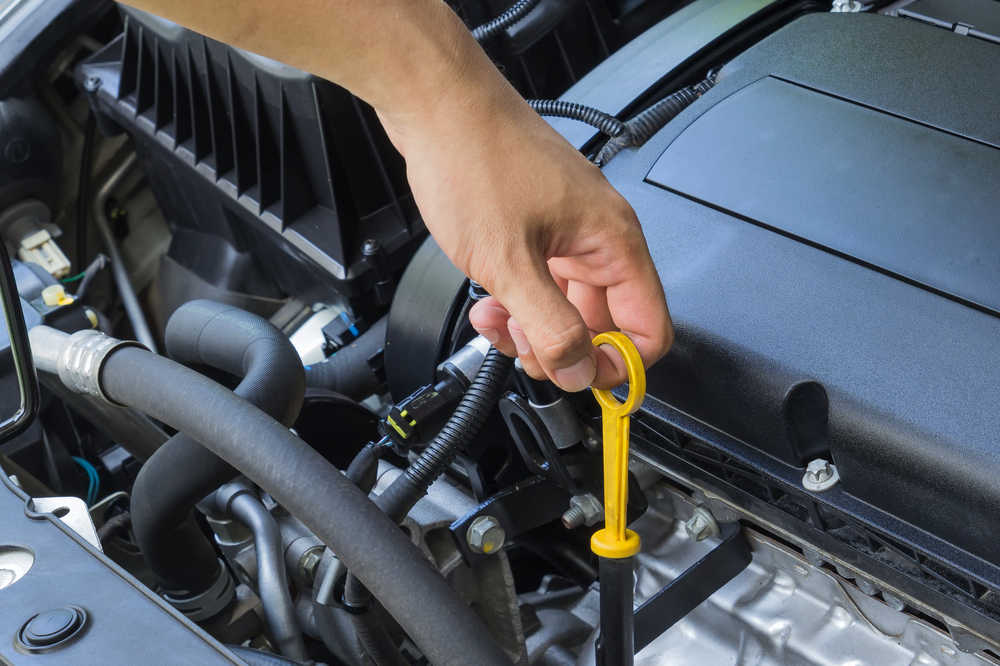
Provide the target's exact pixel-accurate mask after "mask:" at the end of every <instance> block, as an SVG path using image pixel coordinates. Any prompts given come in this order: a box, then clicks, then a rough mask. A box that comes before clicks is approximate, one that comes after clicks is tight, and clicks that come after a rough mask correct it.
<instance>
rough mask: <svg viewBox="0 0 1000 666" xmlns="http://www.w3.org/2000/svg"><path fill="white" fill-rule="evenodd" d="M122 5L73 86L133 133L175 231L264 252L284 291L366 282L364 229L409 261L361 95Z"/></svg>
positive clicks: (411, 247)
mask: <svg viewBox="0 0 1000 666" xmlns="http://www.w3.org/2000/svg"><path fill="white" fill-rule="evenodd" d="M123 13H124V17H125V31H124V33H123V34H122V35H121V36H120V37H119V38H118V39H116V40H115V41H114V42H112V43H111V44H109V45H108V46H107V47H106V48H104V49H103V50H102V51H100V52H99V53H97V54H95V55H94V56H93V57H91V58H90V59H88V60H87V61H85V62H84V63H82V64H81V65H80V66H79V67H78V68H77V71H76V78H77V83H78V85H79V86H80V88H81V89H82V90H84V91H85V94H87V95H88V96H89V97H90V102H91V105H92V107H93V108H94V109H95V110H96V111H97V112H98V113H99V115H100V116H101V121H102V125H101V126H102V129H103V130H105V132H110V131H115V130H116V129H118V130H119V131H120V130H121V129H124V130H125V131H126V132H128V133H129V134H130V135H131V136H132V138H133V139H134V141H135V145H136V150H137V151H138V152H139V154H140V157H141V158H142V163H143V167H144V169H145V171H146V174H147V176H148V177H149V182H150V186H151V187H152V188H153V191H154V193H155V194H156V198H157V201H158V202H159V204H160V206H161V208H162V209H163V213H164V215H165V217H166V218H167V221H168V222H169V223H170V224H171V225H173V226H174V227H175V229H177V228H179V229H181V230H182V231H183V230H185V229H186V230H190V231H192V232H194V233H195V234H209V235H210V236H212V237H214V238H216V239H222V240H223V241H225V242H226V243H227V244H228V245H229V246H231V248H233V249H234V250H235V251H236V252H237V253H245V252H247V251H252V252H254V253H257V254H259V255H262V256H258V257H257V258H256V263H257V264H258V265H260V266H262V267H263V269H264V270H265V271H266V272H267V273H268V274H269V276H270V277H271V279H272V280H273V281H274V282H275V284H277V285H278V286H279V287H280V288H281V289H282V290H283V291H284V292H286V293H289V294H293V295H297V294H300V293H302V292H303V291H305V290H307V289H309V288H310V287H311V284H310V283H311V281H312V280H313V279H315V278H318V279H319V280H320V281H321V282H323V283H326V284H327V285H328V286H329V287H332V288H334V289H336V290H337V291H339V292H341V293H344V294H347V295H350V296H356V295H358V294H360V293H362V292H363V291H364V290H365V289H367V288H370V287H371V286H372V285H373V284H374V282H375V278H374V275H373V271H372V269H371V267H370V266H369V265H368V264H367V263H366V262H365V260H364V257H363V254H362V246H363V244H364V243H365V241H366V240H368V239H376V240H378V241H379V242H380V244H381V246H382V247H383V248H385V249H386V250H387V258H388V261H389V268H390V269H397V268H401V267H402V266H403V265H405V263H406V261H407V260H408V259H409V257H410V256H411V254H412V253H413V252H414V251H415V250H416V248H417V246H418V245H419V241H420V240H421V239H422V237H423V236H424V233H425V232H424V227H423V223H422V222H421V220H420V218H419V216H418V214H417V210H416V206H415V205H414V203H413V199H412V196H411V195H410V193H409V186H408V184H407V182H406V175H405V164H404V163H403V160H402V158H401V157H400V155H399V154H398V153H397V152H396V151H395V149H394V148H393V147H392V146H391V144H390V143H389V140H388V138H387V137H386V135H385V132H384V131H383V130H382V127H381V125H380V124H379V122H378V120H377V118H376V117H375V114H374V111H372V109H371V108H370V107H369V106H367V105H365V104H363V103H362V102H360V101H359V100H358V99H357V98H355V97H354V96H352V95H350V94H349V93H347V92H346V91H345V90H343V89H342V88H340V87H338V86H336V85H334V84H332V83H330V82H328V81H325V80H322V79H319V78H317V77H314V76H311V75H309V74H306V73H304V72H302V71H299V70H296V69H294V68H291V67H287V66H285V65H282V64H280V63H277V62H274V61H272V60H268V59H265V58H261V57H260V56H257V55H254V54H251V53H247V52H245V51H241V50H239V49H234V48H231V47H228V46H226V45H224V44H221V43H219V42H215V41H213V40H210V39H207V38H205V37H203V36H201V35H199V34H197V33H193V32H191V31H189V30H185V29H184V28H181V27H179V26H177V25H174V24H172V23H169V22H167V21H163V20H161V19H158V18H156V17H153V16H150V15H149V14H144V13H142V12H139V11H135V10H132V9H128V8H123ZM189 236H190V234H189ZM181 237H184V234H181ZM195 237H196V238H197V236H195ZM177 239H178V236H177V234H175V242H179V241H178V240H177ZM187 242H188V243H189V244H192V243H191V242H190V240H188V241H187ZM194 244H197V243H194ZM275 244H277V245H279V246H280V247H282V248H283V249H284V250H285V252H286V253H288V254H290V255H292V256H293V257H295V258H296V259H298V261H293V262H289V261H288V259H287V257H282V256H281V254H282V253H280V252H277V253H276V252H274V251H273V247H274V245H275ZM182 254H183V253H182ZM171 256H173V257H174V258H175V259H176V260H179V261H181V262H182V263H183V262H184V257H183V256H178V253H177V252H175V251H172V252H171ZM302 266H305V267H308V269H309V271H308V273H307V274H306V275H305V276H304V275H303V271H302V270H301V267H302ZM190 268H193V269H194V270H195V271H196V272H202V273H204V270H203V269H202V270H200V271H199V267H190ZM309 274H311V276H312V278H309V277H308V275H309Z"/></svg>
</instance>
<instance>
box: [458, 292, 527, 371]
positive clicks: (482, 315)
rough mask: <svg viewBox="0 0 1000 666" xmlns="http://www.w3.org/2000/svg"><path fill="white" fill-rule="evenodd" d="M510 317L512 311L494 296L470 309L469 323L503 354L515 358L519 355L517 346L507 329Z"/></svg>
mask: <svg viewBox="0 0 1000 666" xmlns="http://www.w3.org/2000/svg"><path fill="white" fill-rule="evenodd" d="M508 319H510V313H509V312H507V309H506V308H504V306H503V305H501V304H500V301H498V300H497V299H495V298H493V297H492V296H489V297H487V298H484V299H483V300H481V301H479V302H478V303H476V304H475V305H473V306H472V310H470V311H469V323H471V324H472V327H473V328H474V329H476V332H477V333H479V334H480V335H481V336H483V337H484V338H486V339H487V340H489V341H490V344H492V345H493V346H494V347H496V348H497V349H499V350H500V353H501V354H504V355H505V356H510V357H511V358H513V357H515V356H517V348H516V347H515V345H514V341H513V339H511V335H510V331H509V330H507V320H508Z"/></svg>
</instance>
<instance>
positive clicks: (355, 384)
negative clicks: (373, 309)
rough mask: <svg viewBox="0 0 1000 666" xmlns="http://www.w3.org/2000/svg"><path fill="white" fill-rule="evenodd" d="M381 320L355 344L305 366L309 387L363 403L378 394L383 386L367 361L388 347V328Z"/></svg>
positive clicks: (382, 319) (384, 318)
mask: <svg viewBox="0 0 1000 666" xmlns="http://www.w3.org/2000/svg"><path fill="white" fill-rule="evenodd" d="M388 319H389V318H388V317H382V318H381V319H379V320H378V321H377V322H375V324H374V325H372V327H371V328H370V329H368V330H367V331H365V332H364V333H362V334H361V335H360V336H359V337H358V338H357V339H356V340H355V341H354V342H352V343H351V344H349V345H347V346H345V347H344V348H343V349H341V350H340V351H338V352H337V353H336V354H334V355H333V356H331V357H330V358H328V359H327V360H325V361H323V362H322V363H314V364H312V365H309V366H306V386H308V387H310V388H322V389H326V390H328V391H334V392H336V393H340V394H341V395H346V396H347V397H348V398H351V399H352V400H363V399H365V398H367V397H368V396H370V395H371V394H372V393H375V392H376V391H378V390H379V387H380V386H381V384H382V382H381V380H380V379H379V378H378V375H376V374H375V371H374V370H373V369H372V367H371V366H370V365H369V364H368V359H370V358H371V357H373V356H375V355H376V354H377V353H378V352H379V350H380V349H382V348H383V347H385V325H386V322H387V321H388Z"/></svg>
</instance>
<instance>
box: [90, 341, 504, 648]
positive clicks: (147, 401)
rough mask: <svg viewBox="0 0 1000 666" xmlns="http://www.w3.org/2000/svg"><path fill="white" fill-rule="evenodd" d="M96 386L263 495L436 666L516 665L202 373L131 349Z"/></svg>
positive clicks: (435, 580)
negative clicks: (329, 554) (186, 439)
mask: <svg viewBox="0 0 1000 666" xmlns="http://www.w3.org/2000/svg"><path fill="white" fill-rule="evenodd" d="M100 380H101V386H102V387H103V389H104V392H105V393H106V394H107V396H108V397H109V398H110V399H111V400H114V401H116V402H119V403H121V404H123V405H127V406H129V407H134V408H136V409H138V410H140V411H143V412H146V413H147V414H149V415H150V416H152V417H153V418H155V419H158V420H160V421H163V422H164V423H167V424H169V425H171V426H172V427H174V428H176V429H178V430H180V431H181V432H184V433H186V434H188V435H189V436H191V437H192V438H194V439H195V440H196V441H198V442H199V443H201V444H202V445H204V446H205V447H206V448H208V449H210V450H211V451H212V452H213V453H215V454H216V455H218V456H220V457H221V458H223V459H225V460H226V461H227V462H228V463H230V464H231V465H233V466H234V467H235V468H237V469H238V470H240V471H241V472H242V473H244V474H245V475H246V476H247V477H249V478H250V480H252V481H253V482H254V483H256V484H257V485H259V486H260V487H261V488H263V489H264V490H265V491H267V492H268V493H269V494H270V495H271V496H272V497H273V498H274V499H275V500H276V501H277V502H278V503H279V504H281V505H282V506H283V507H284V508H285V509H287V510H288V511H289V512H290V513H291V514H292V515H294V516H295V517H296V518H298V519H299V520H300V521H302V523H303V524H304V525H305V526H306V527H307V528H308V529H309V530H310V531H311V532H312V533H313V534H315V535H316V536H317V537H318V538H319V539H320V540H321V541H322V542H323V543H324V544H325V545H326V546H327V547H328V548H329V549H330V550H332V551H333V552H334V553H336V554H337V556H338V557H339V558H340V560H341V561H342V562H343V563H344V564H345V565H346V566H347V567H348V568H349V569H350V570H351V571H353V572H354V573H355V574H356V575H357V576H358V578H359V579H360V580H361V581H362V582H363V583H364V584H365V586H366V587H367V588H368V589H369V590H371V592H372V594H373V595H375V596H376V597H377V598H378V599H379V600H380V601H381V602H382V604H383V605H384V606H385V608H386V610H388V611H389V613H391V614H392V616H393V617H394V618H395V619H396V621H397V622H398V623H399V624H400V626H401V627H402V629H403V630H404V631H405V632H406V633H407V635H409V636H410V638H412V639H413V641H414V642H415V643H416V644H417V646H418V647H419V648H420V650H421V651H422V652H423V653H424V654H425V655H427V657H428V659H429V660H430V662H431V663H433V664H434V665H435V666H464V665H466V664H477V665H480V666H494V665H496V666H500V665H501V664H502V665H504V666H510V659H509V658H508V657H507V655H506V653H505V652H504V650H503V648H501V647H500V645H499V644H498V643H497V642H496V640H495V639H494V638H493V636H492V635H491V634H490V633H489V631H488V630H487V629H486V627H485V626H484V625H483V623H482V621H481V620H480V619H479V618H478V617H477V616H476V615H475V613H474V612H473V611H472V609H471V608H469V606H468V605H466V603H465V601H464V600H463V599H462V597H461V596H459V594H458V592H456V591H455V590H454V589H453V588H452V587H451V585H450V584H449V583H448V581H447V580H445V578H444V577H443V576H442V575H441V573H440V572H439V571H438V570H437V569H436V568H435V567H434V565H433V564H431V563H430V562H429V561H428V560H427V559H426V558H425V557H424V555H423V553H421V552H420V549H419V548H417V546H416V545H414V544H413V543H412V542H411V541H410V540H409V539H408V538H407V537H406V535H404V534H403V532H402V531H401V530H400V529H399V528H398V527H397V526H396V525H395V524H394V523H393V522H392V521H391V520H389V518H388V517H387V516H386V515H385V514H384V513H383V512H382V511H381V510H380V509H379V508H378V507H376V506H375V504H374V503H373V502H372V501H371V500H370V499H368V497H367V496H366V495H365V494H364V493H362V492H361V491H360V490H358V488H357V486H355V485H354V484H353V483H351V482H350V481H349V480H348V479H347V478H346V477H345V476H344V475H343V474H341V473H340V472H339V471H338V470H337V469H336V468H335V467H333V465H331V464H330V463H329V462H327V460H326V459H325V458H323V456H321V455H320V454H319V453H317V452H316V451H314V450H313V449H312V448H311V447H310V446H309V445H308V444H306V443H305V442H303V441H302V440H300V439H299V438H298V437H296V436H295V435H294V434H292V433H291V432H289V430H288V429H287V428H286V427H285V426H283V425H281V424H280V423H278V422H277V421H275V420H274V419H272V418H271V417H269V416H267V415H266V414H264V413H263V412H261V411H260V410H259V409H257V408H255V407H254V406H253V405H251V404H250V403H249V402H247V401H246V400H244V399H242V398H240V397H239V396H236V395H234V394H233V393H232V392H231V391H227V390H226V389H224V388H223V387H221V386H219V385H218V384H217V383H215V382H213V381H211V380H210V379H208V378H206V377H203V376H202V375H200V374H198V373H197V372H195V371H193V370H190V369H188V368H185V367H184V366H182V365H179V364H177V363H174V362H172V361H170V360H168V359H165V358H163V357H160V356H156V355H155V354H150V353H148V352H146V351H143V350H142V349H138V348H135V347H123V348H119V349H116V350H115V351H113V352H112V353H110V354H109V355H108V356H107V357H106V359H105V361H104V364H103V366H102V367H101V377H100ZM275 451H280V452H281V453H280V455H274V452H275Z"/></svg>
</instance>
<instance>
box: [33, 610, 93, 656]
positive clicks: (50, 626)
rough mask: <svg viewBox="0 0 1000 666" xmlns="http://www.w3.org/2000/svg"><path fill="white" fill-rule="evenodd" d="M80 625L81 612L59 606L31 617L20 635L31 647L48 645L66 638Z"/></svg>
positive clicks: (81, 624) (81, 623)
mask: <svg viewBox="0 0 1000 666" xmlns="http://www.w3.org/2000/svg"><path fill="white" fill-rule="evenodd" d="M81 626H83V613H81V612H80V611H79V610H77V609H76V608H72V607H70V606H60V607H59V608H52V609H50V610H47V611H45V612H43V613H39V614H38V615H36V616H35V617H33V618H31V620H30V621H29V622H28V624H27V625H26V626H25V627H24V633H23V634H22V636H23V639H24V642H25V643H26V644H27V645H29V646H31V647H49V646H50V645H55V644H56V643H59V642H62V641H64V640H66V639H67V638H69V637H70V636H72V635H73V634H75V633H76V632H77V630H78V629H79V628H80V627H81Z"/></svg>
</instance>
